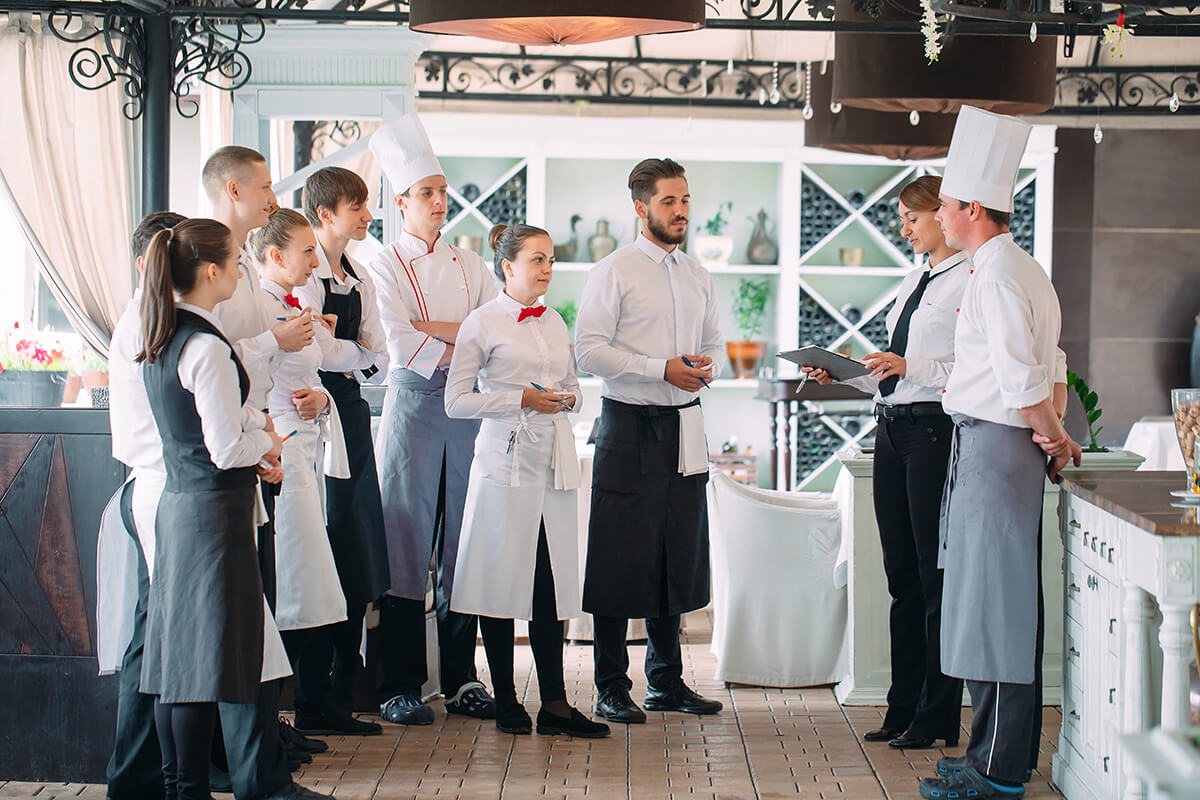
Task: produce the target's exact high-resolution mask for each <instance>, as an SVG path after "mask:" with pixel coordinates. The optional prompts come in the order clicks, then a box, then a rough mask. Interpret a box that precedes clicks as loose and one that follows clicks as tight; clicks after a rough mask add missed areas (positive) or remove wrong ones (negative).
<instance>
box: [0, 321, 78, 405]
mask: <svg viewBox="0 0 1200 800" xmlns="http://www.w3.org/2000/svg"><path fill="white" fill-rule="evenodd" d="M67 367H68V364H67V355H66V353H65V352H64V350H63V346H62V343H61V342H58V341H54V342H50V341H47V340H45V339H44V337H39V336H38V335H37V334H33V333H26V332H25V331H23V330H22V329H21V327H20V324H19V323H14V325H13V327H12V328H10V329H8V330H6V331H5V332H4V342H3V346H0V406H20V407H25V408H57V407H59V406H61V405H62V402H63V392H64V391H65V390H66V388H67Z"/></svg>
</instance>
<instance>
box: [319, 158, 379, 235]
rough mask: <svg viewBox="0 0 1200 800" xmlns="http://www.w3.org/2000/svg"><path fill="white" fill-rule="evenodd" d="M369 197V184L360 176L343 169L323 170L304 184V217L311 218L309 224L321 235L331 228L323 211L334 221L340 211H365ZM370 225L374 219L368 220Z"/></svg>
mask: <svg viewBox="0 0 1200 800" xmlns="http://www.w3.org/2000/svg"><path fill="white" fill-rule="evenodd" d="M368 194H369V192H368V191H367V182H366V181H364V180H363V179H362V178H361V177H360V176H359V175H358V173H356V172H351V171H350V170H348V169H345V168H343V167H325V168H324V169H319V170H317V171H316V172H314V173H313V174H312V175H309V176H308V180H306V181H305V182H304V216H306V217H308V222H309V224H310V225H312V226H313V230H314V231H317V233H318V235H319V234H320V231H321V228H322V227H324V226H325V225H326V224H327V220H326V219H325V218H324V217H322V216H321V209H322V208H324V209H325V214H326V216H327V217H328V218H329V219H330V220H332V219H333V218H334V217H336V216H337V215H338V213H339V211H345V210H346V209H352V210H355V211H361V210H362V209H363V208H364V207H365V206H366V202H367V195H368ZM370 221H371V217H368V218H367V223H368V224H369V223H370ZM356 230H357V228H356ZM355 241H361V239H355Z"/></svg>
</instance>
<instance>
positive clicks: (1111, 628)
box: [1108, 617, 1117, 633]
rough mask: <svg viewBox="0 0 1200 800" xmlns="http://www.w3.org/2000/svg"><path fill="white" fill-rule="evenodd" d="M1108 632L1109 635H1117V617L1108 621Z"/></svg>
mask: <svg viewBox="0 0 1200 800" xmlns="http://www.w3.org/2000/svg"><path fill="white" fill-rule="evenodd" d="M1108 632H1109V633H1116V632H1117V619H1116V617H1109V619H1108Z"/></svg>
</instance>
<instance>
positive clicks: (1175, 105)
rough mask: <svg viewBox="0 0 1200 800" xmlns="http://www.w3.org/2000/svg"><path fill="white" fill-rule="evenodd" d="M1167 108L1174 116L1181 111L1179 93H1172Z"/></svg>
mask: <svg viewBox="0 0 1200 800" xmlns="http://www.w3.org/2000/svg"><path fill="white" fill-rule="evenodd" d="M1167 108H1169V109H1171V113H1172V114H1174V113H1175V112H1176V111H1178V110H1179V92H1171V100H1170V102H1168V103H1167Z"/></svg>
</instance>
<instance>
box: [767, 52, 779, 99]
mask: <svg viewBox="0 0 1200 800" xmlns="http://www.w3.org/2000/svg"><path fill="white" fill-rule="evenodd" d="M769 99H770V101H771V105H773V106H777V105H779V62H778V61H776V62H775V63H774V64H772V65H771V94H770V96H769Z"/></svg>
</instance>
